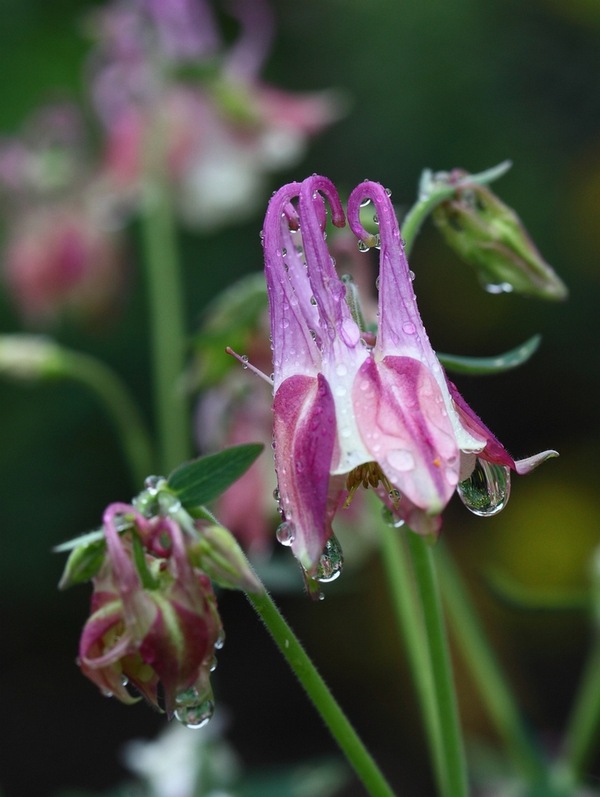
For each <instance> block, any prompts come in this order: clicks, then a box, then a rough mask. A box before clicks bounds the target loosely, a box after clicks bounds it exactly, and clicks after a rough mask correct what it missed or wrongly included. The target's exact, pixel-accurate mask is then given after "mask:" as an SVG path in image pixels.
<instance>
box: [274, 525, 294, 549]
mask: <svg viewBox="0 0 600 797" xmlns="http://www.w3.org/2000/svg"><path fill="white" fill-rule="evenodd" d="M275 536H276V537H277V542H279V543H281V545H285V546H286V547H288V548H289V546H290V545H291V544H292V543H293V542H294V540H295V539H296V527H295V526H294V524H293V523H292V521H291V520H285V521H284V522H283V523H280V524H279V526H277V531H276V532H275Z"/></svg>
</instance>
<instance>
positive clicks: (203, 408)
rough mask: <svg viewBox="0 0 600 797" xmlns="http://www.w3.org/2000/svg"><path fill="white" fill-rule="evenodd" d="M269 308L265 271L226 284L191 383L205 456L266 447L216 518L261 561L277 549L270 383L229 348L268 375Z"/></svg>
mask: <svg viewBox="0 0 600 797" xmlns="http://www.w3.org/2000/svg"><path fill="white" fill-rule="evenodd" d="M268 323H269V322H268V305H267V294H266V290H265V282H264V278H263V276H262V274H256V275H250V276H248V277H245V278H243V279H242V280H240V281H239V282H236V283H234V284H233V285H231V286H229V287H228V288H227V289H226V290H225V291H224V292H223V293H222V294H221V295H220V296H218V297H217V299H215V301H214V302H213V303H212V304H211V305H210V306H209V307H208V308H207V310H206V314H205V318H204V321H203V324H202V328H201V330H200V332H199V334H198V336H197V338H196V343H195V348H196V352H197V356H196V360H195V368H194V373H193V376H192V378H193V379H194V384H193V387H194V388H198V387H199V388H201V390H202V392H201V395H200V398H199V401H198V405H197V408H196V416H195V428H196V439H197V441H198V446H199V448H200V450H201V451H202V452H215V451H219V450H221V449H223V448H226V447H228V446H232V445H238V444H241V443H254V442H258V443H263V444H264V445H265V448H266V450H265V451H264V452H263V453H262V454H261V455H260V456H259V457H258V458H257V460H256V462H254V463H253V464H252V465H251V467H250V468H249V469H248V470H247V471H246V472H245V473H244V474H243V475H242V476H241V477H240V478H239V479H238V480H237V481H236V482H234V483H233V484H232V485H231V486H230V487H229V488H228V489H227V490H226V491H225V492H224V493H223V495H222V496H220V497H219V498H218V500H217V501H216V502H215V505H214V512H215V514H216V516H217V517H218V518H219V520H220V521H221V522H222V523H223V525H224V526H226V527H227V528H228V529H230V530H231V531H232V532H233V533H234V534H235V536H236V538H237V539H238V540H239V541H240V543H241V544H242V546H243V547H244V549H245V550H246V551H247V552H248V553H249V554H251V555H253V556H259V557H262V556H264V555H265V554H266V553H267V552H268V551H269V550H270V549H271V546H272V540H273V532H274V530H275V526H276V518H277V512H276V504H275V500H274V498H273V491H274V489H275V487H276V481H275V474H274V472H273V461H272V456H271V439H272V417H271V408H270V394H271V390H270V387H269V385H268V384H267V383H266V382H265V381H264V380H261V379H255V380H249V379H247V375H246V374H242V373H240V371H239V368H238V367H237V363H236V362H235V360H233V359H232V358H230V359H229V361H228V360H227V359H226V358H224V357H223V351H224V350H225V348H226V346H231V347H233V348H234V349H236V350H238V351H242V352H245V353H246V357H247V359H248V360H250V361H251V362H252V363H253V364H254V365H255V366H256V367H257V368H260V369H264V370H269V369H270V360H271V350H270V348H269V345H268V343H267V335H268Z"/></svg>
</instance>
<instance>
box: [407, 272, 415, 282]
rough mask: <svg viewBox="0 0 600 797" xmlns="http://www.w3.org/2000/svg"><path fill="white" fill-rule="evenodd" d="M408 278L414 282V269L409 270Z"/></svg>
mask: <svg viewBox="0 0 600 797" xmlns="http://www.w3.org/2000/svg"><path fill="white" fill-rule="evenodd" d="M408 276H409V277H410V281H411V282H414V279H415V272H414V271H413V270H412V269H409V271H408Z"/></svg>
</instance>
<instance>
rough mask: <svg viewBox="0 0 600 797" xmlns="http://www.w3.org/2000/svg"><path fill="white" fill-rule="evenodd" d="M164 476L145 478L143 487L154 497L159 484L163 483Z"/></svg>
mask: <svg viewBox="0 0 600 797" xmlns="http://www.w3.org/2000/svg"><path fill="white" fill-rule="evenodd" d="M164 481H165V479H164V476H147V477H146V478H145V479H144V487H145V488H146V490H148V492H149V493H150V495H156V494H157V492H158V489H159V487H160V486H161V483H162V482H164Z"/></svg>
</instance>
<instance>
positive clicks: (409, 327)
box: [402, 321, 416, 335]
mask: <svg viewBox="0 0 600 797" xmlns="http://www.w3.org/2000/svg"><path fill="white" fill-rule="evenodd" d="M402 329H403V331H404V332H406V334H407V335H414V334H415V332H416V327H415V325H414V324H413V322H412V321H405V322H404V323H403V324H402Z"/></svg>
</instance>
